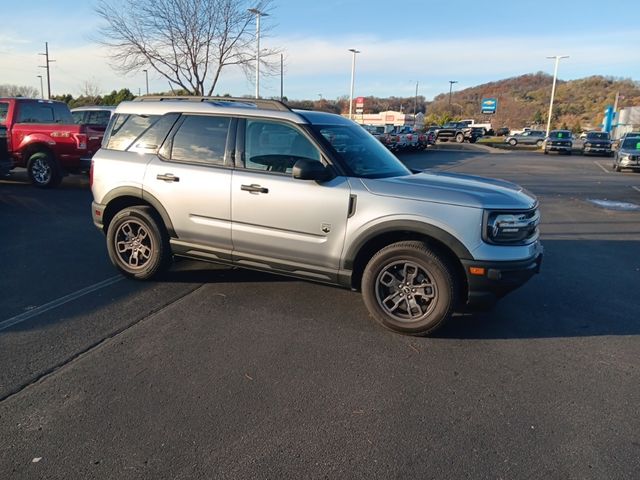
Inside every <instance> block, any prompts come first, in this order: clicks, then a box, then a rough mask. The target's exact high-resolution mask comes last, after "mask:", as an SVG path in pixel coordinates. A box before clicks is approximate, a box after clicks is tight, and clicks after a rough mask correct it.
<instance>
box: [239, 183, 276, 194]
mask: <svg viewBox="0 0 640 480" xmlns="http://www.w3.org/2000/svg"><path fill="white" fill-rule="evenodd" d="M240 190H243V191H245V192H249V193H256V194H257V193H269V189H268V188H265V187H263V186H262V185H258V184H255V183H252V184H251V185H241V186H240Z"/></svg>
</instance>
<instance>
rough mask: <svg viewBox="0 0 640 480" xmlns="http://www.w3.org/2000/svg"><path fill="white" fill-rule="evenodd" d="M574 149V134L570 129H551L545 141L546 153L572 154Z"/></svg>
mask: <svg viewBox="0 0 640 480" xmlns="http://www.w3.org/2000/svg"><path fill="white" fill-rule="evenodd" d="M572 150H573V136H572V134H571V131H569V130H551V131H550V132H549V136H548V137H547V138H546V139H545V141H544V154H545V155H547V154H548V153H549V152H558V153H566V154H567V155H571V151H572Z"/></svg>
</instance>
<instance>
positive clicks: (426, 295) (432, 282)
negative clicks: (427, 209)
mask: <svg viewBox="0 0 640 480" xmlns="http://www.w3.org/2000/svg"><path fill="white" fill-rule="evenodd" d="M456 291H457V290H456V281H455V277H454V275H453V274H452V273H451V269H450V267H449V266H448V265H447V263H446V262H445V261H444V260H443V259H442V258H440V257H438V255H436V254H435V253H434V252H433V251H432V250H430V249H429V248H428V247H427V246H426V245H425V244H424V243H422V242H418V241H407V242H398V243H394V244H391V245H389V246H387V247H385V248H383V249H382V250H380V251H379V252H378V253H376V254H375V255H374V256H373V258H372V259H371V260H370V261H369V263H368V264H367V266H366V268H365V271H364V275H363V277H362V294H363V297H364V303H365V305H366V307H367V309H368V310H369V312H370V313H371V315H372V316H373V318H374V319H375V320H376V321H377V322H378V323H380V324H381V325H382V326H384V327H386V328H388V329H390V330H393V331H395V332H399V333H403V334H406V335H427V334H429V333H431V332H433V331H434V330H436V329H437V328H438V327H440V326H441V325H442V324H443V323H444V322H445V321H446V320H447V319H448V318H449V316H450V315H451V312H452V310H453V307H454V305H455V301H456V299H455V292H456Z"/></svg>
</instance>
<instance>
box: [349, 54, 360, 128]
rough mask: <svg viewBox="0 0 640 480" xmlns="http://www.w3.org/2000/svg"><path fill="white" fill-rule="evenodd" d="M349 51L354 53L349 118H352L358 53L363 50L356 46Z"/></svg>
mask: <svg viewBox="0 0 640 480" xmlns="http://www.w3.org/2000/svg"><path fill="white" fill-rule="evenodd" d="M349 51H350V52H351V53H352V54H353V56H352V59H351V92H350V94H349V120H351V119H352V117H353V84H354V81H355V76H356V54H358V53H361V52H360V50H356V49H355V48H350V49H349Z"/></svg>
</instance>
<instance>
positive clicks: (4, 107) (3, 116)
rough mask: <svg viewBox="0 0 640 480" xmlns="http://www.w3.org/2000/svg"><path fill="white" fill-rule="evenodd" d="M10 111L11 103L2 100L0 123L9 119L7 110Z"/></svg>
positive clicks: (0, 104)
mask: <svg viewBox="0 0 640 480" xmlns="http://www.w3.org/2000/svg"><path fill="white" fill-rule="evenodd" d="M8 111H9V104H8V103H4V102H0V123H5V122H6V121H7V112H8Z"/></svg>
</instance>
